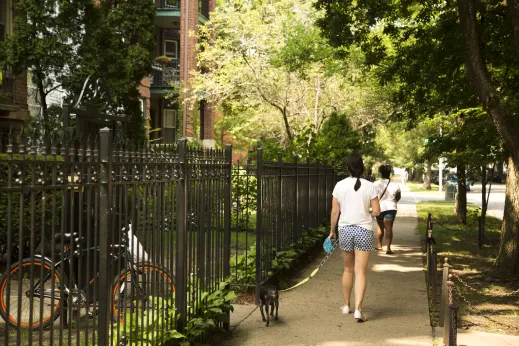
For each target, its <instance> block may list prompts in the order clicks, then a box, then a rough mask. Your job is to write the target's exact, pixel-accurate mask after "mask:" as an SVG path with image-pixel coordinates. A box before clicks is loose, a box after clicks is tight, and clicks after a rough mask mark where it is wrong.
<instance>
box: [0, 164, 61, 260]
mask: <svg viewBox="0 0 519 346" xmlns="http://www.w3.org/2000/svg"><path fill="white" fill-rule="evenodd" d="M19 159H20V156H19V155H13V160H19ZM47 159H48V160H49V161H50V162H53V160H54V159H53V158H52V157H51V156H48V157H47ZM36 160H37V161H40V160H41V163H42V164H43V163H44V161H43V157H42V156H41V155H37V156H36ZM56 161H62V159H61V157H57V158H56ZM9 162H10V161H9V160H8V158H7V155H6V154H0V177H1V178H0V186H2V188H4V187H7V179H8V168H9ZM38 164H39V162H38V163H36V162H34V161H32V162H31V161H28V162H27V163H24V167H23V169H22V168H20V167H18V166H17V163H15V162H14V161H13V162H12V166H11V168H12V178H13V185H14V187H21V184H20V180H23V182H24V183H25V184H26V185H27V184H30V186H32V178H33V177H32V174H31V171H32V168H33V167H34V165H38ZM52 164H54V163H52ZM49 165H50V164H49ZM47 167H48V166H47ZM40 170H41V167H35V173H36V174H37V176H36V177H35V179H36V182H37V183H36V184H37V186H40V187H41V188H40V189H39V188H35V189H33V191H32V192H31V191H29V190H27V189H26V190H25V191H24V192H19V191H16V192H10V193H8V192H7V191H5V190H3V191H0V256H2V255H4V254H5V253H6V252H7V239H8V237H11V240H12V251H13V257H12V260H13V261H17V260H18V259H19V257H20V256H21V257H28V256H29V255H30V252H31V232H32V230H34V246H33V250H36V247H37V246H38V244H39V243H40V241H41V234H42V230H43V233H44V236H45V239H49V238H50V236H51V232H52V222H53V217H52V216H53V213H54V215H55V218H54V221H55V230H56V231H58V232H59V230H60V229H61V213H62V210H61V209H62V196H63V192H62V190H61V189H52V190H50V191H49V190H45V189H44V188H43V186H44V185H49V184H51V181H50V178H51V175H50V174H48V172H41V171H40ZM22 172H23V173H22ZM22 174H23V176H22ZM9 194H10V195H11V201H12V203H11V208H10V209H9V205H8V196H9ZM54 202H55V204H54ZM53 205H54V206H55V208H54V211H53ZM9 215H10V216H11V220H12V225H11V232H10V234H9V231H8V216H9ZM21 217H22V218H23V222H21V223H20V221H21ZM33 218H34V223H33ZM20 228H21V230H22V235H23V237H22V248H21V249H20Z"/></svg>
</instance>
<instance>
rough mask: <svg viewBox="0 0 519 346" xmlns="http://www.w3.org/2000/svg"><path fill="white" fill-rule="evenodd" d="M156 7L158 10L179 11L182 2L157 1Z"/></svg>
mask: <svg viewBox="0 0 519 346" xmlns="http://www.w3.org/2000/svg"><path fill="white" fill-rule="evenodd" d="M155 6H156V7H157V8H158V9H166V10H178V9H180V0H155Z"/></svg>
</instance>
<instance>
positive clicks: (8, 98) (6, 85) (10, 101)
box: [0, 67, 15, 105]
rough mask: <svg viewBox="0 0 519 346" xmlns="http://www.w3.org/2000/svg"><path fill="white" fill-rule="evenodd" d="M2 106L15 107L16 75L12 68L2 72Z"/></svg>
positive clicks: (0, 84) (0, 98)
mask: <svg viewBox="0 0 519 346" xmlns="http://www.w3.org/2000/svg"><path fill="white" fill-rule="evenodd" d="M0 75H1V76H0V104H6V105H14V96H15V95H14V92H15V75H14V73H13V71H12V69H11V68H10V67H6V68H4V69H3V70H0Z"/></svg>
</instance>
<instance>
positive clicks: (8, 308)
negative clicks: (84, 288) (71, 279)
mask: <svg viewBox="0 0 519 346" xmlns="http://www.w3.org/2000/svg"><path fill="white" fill-rule="evenodd" d="M42 280H43V281H42ZM61 282H62V277H61V274H60V272H59V271H58V270H57V269H54V272H52V265H51V263H50V262H49V263H48V261H45V260H42V259H41V258H35V259H34V260H31V259H29V258H28V259H25V260H23V261H22V263H21V264H20V263H17V264H15V265H13V266H12V267H11V269H10V270H9V272H7V273H6V274H5V275H4V276H3V278H2V280H1V281H0V315H2V317H3V318H4V320H5V321H7V322H8V323H9V324H10V325H12V326H14V327H17V326H20V327H23V328H27V329H33V328H40V327H41V325H42V324H43V328H46V327H48V326H50V325H51V324H52V323H53V321H54V320H55V319H56V318H58V316H59V314H60V304H61V300H60V294H59V290H60V285H61Z"/></svg>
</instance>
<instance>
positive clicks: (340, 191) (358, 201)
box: [332, 178, 378, 230]
mask: <svg viewBox="0 0 519 346" xmlns="http://www.w3.org/2000/svg"><path fill="white" fill-rule="evenodd" d="M356 182H357V178H346V179H343V180H341V181H339V182H338V183H337V185H335V188H334V189H333V193H332V195H333V197H335V198H337V200H338V201H339V205H340V206H341V216H340V217H339V226H350V225H351V226H360V227H363V228H365V229H367V230H372V219H373V217H372V216H371V212H370V211H369V208H370V206H371V200H372V199H373V198H376V197H377V196H378V194H377V190H376V189H375V185H374V184H373V183H372V182H369V181H367V180H365V179H360V188H359V189H358V190H357V191H355V189H354V186H355V183H356Z"/></svg>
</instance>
